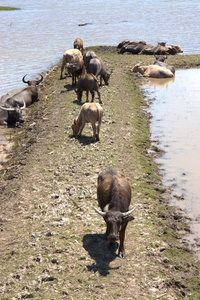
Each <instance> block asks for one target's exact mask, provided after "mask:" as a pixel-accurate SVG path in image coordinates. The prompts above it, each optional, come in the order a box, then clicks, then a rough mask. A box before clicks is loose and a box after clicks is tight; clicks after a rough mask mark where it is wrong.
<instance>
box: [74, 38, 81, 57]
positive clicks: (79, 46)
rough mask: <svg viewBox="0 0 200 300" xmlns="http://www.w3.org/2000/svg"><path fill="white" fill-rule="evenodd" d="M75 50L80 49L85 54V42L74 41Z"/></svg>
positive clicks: (78, 39)
mask: <svg viewBox="0 0 200 300" xmlns="http://www.w3.org/2000/svg"><path fill="white" fill-rule="evenodd" d="M74 49H78V50H80V51H81V53H82V54H83V41H82V39H80V38H77V39H75V41H74Z"/></svg>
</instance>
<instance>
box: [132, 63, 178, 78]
mask: <svg viewBox="0 0 200 300" xmlns="http://www.w3.org/2000/svg"><path fill="white" fill-rule="evenodd" d="M131 72H135V73H137V72H139V73H140V74H142V76H144V77H152V78H170V77H173V76H174V74H173V73H172V72H171V71H170V70H169V69H167V68H164V67H160V66H157V65H149V66H141V65H140V64H137V65H135V67H134V68H133V69H132V70H131Z"/></svg>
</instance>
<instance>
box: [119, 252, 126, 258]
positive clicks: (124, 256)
mask: <svg viewBox="0 0 200 300" xmlns="http://www.w3.org/2000/svg"><path fill="white" fill-rule="evenodd" d="M118 255H119V257H120V258H126V254H125V253H119V254H118Z"/></svg>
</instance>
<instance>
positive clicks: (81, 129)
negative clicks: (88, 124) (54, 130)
mask: <svg viewBox="0 0 200 300" xmlns="http://www.w3.org/2000/svg"><path fill="white" fill-rule="evenodd" d="M84 126H85V122H82V124H81V127H80V130H79V134H78V135H77V138H80V137H81V133H82V131H83V128H84Z"/></svg>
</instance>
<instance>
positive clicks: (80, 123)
mask: <svg viewBox="0 0 200 300" xmlns="http://www.w3.org/2000/svg"><path fill="white" fill-rule="evenodd" d="M102 117H103V108H102V107H101V105H100V104H98V103H85V104H83V106H82V107H81V111H80V114H79V117H78V119H77V120H74V122H73V123H72V131H73V135H74V136H76V137H77V138H79V137H80V136H81V133H82V131H83V128H84V126H85V123H89V122H90V123H91V124H92V129H93V141H94V142H95V141H99V132H100V127H101V122H102ZM96 122H98V126H97V127H96V124H95V123H96Z"/></svg>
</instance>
